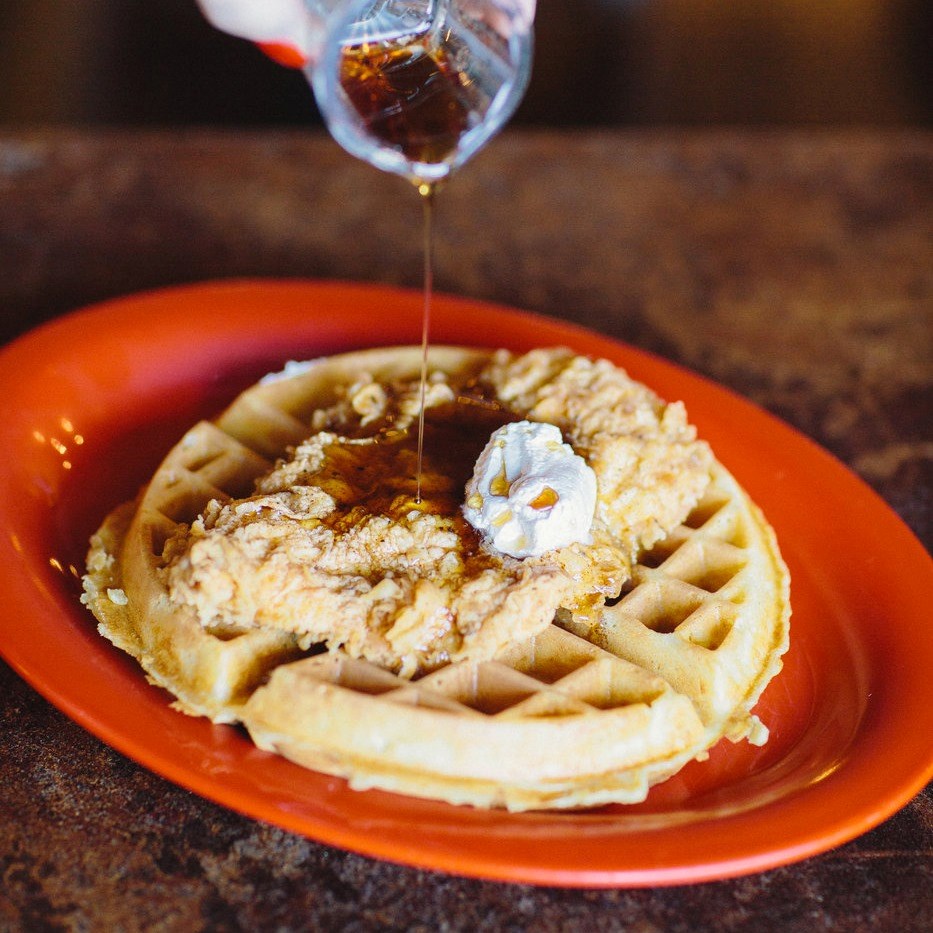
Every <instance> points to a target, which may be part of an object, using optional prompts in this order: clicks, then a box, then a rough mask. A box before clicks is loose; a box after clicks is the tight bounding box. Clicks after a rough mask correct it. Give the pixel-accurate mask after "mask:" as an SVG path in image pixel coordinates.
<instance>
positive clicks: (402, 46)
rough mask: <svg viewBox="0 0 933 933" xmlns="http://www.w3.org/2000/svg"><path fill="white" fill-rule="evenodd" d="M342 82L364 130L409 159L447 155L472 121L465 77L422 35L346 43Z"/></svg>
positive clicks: (440, 158)
mask: <svg viewBox="0 0 933 933" xmlns="http://www.w3.org/2000/svg"><path fill="white" fill-rule="evenodd" d="M340 85H341V87H342V88H343V90H344V93H345V94H346V95H347V97H348V98H349V100H350V102H351V103H352V105H353V107H354V108H355V109H356V111H357V113H358V114H359V116H360V119H361V120H362V123H363V127H364V129H365V131H366V132H367V133H368V134H369V135H371V136H374V137H375V138H376V139H377V140H378V141H379V142H381V143H383V144H387V145H389V146H392V147H394V148H396V149H398V150H399V151H401V152H402V153H403V154H404V155H405V157H406V158H407V159H408V160H409V161H411V162H413V163H419V162H420V163H425V164H437V163H442V162H444V161H445V160H447V159H449V158H450V157H452V156H453V155H454V153H455V152H456V150H457V146H458V145H459V143H460V138H461V137H462V136H463V134H464V133H465V132H466V131H467V129H468V128H469V126H470V122H471V120H470V113H471V109H472V107H471V102H470V95H469V91H470V82H469V80H467V78H466V76H465V75H464V74H462V73H461V72H458V71H457V70H456V69H455V68H454V67H453V66H452V64H451V62H450V60H449V58H448V56H447V53H446V52H445V51H444V49H443V48H441V47H438V48H428V47H427V46H426V45H425V44H424V42H423V41H422V40H415V41H412V40H409V39H406V38H402V39H396V40H384V41H379V42H363V43H361V44H359V45H349V46H345V47H344V49H343V52H342V55H341V60H340Z"/></svg>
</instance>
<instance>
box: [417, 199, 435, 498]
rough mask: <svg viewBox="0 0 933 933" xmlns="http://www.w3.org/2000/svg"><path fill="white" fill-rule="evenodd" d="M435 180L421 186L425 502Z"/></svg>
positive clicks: (421, 447) (420, 418)
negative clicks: (426, 402) (425, 426)
mask: <svg viewBox="0 0 933 933" xmlns="http://www.w3.org/2000/svg"><path fill="white" fill-rule="evenodd" d="M436 190H437V186H436V185H435V184H434V183H433V182H422V183H421V184H420V185H418V193H419V194H420V195H421V204H422V208H423V213H424V306H423V309H422V315H421V405H420V406H419V411H418V467H417V480H416V493H415V501H416V502H418V503H420V502H421V473H422V466H423V463H424V402H425V397H426V395H427V386H428V335H429V332H430V329H431V296H432V294H433V292H434V194H435V191H436Z"/></svg>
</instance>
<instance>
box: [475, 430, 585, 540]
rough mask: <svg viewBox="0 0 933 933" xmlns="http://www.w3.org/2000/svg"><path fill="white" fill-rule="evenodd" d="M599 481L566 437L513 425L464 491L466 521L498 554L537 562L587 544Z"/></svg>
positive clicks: (496, 438) (483, 457) (489, 449)
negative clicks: (544, 556) (549, 553)
mask: <svg viewBox="0 0 933 933" xmlns="http://www.w3.org/2000/svg"><path fill="white" fill-rule="evenodd" d="M595 509H596V474H595V473H594V472H593V470H592V469H591V468H590V467H589V466H588V465H587V463H586V461H585V460H584V459H583V458H582V457H581V456H579V455H578V454H576V453H574V451H573V448H572V447H571V446H570V445H569V444H565V443H564V442H563V438H562V437H561V433H560V429H559V428H557V427H556V426H555V425H553V424H545V423H542V422H536V421H513V422H511V423H510V424H506V425H503V427H501V428H499V429H498V430H497V431H495V432H494V433H493V435H492V437H490V439H489V443H488V444H487V445H486V447H485V449H484V450H483V452H482V453H481V454H480V455H479V459H478V460H477V461H476V466H475V468H474V470H473V477H472V479H470V481H469V482H468V483H467V485H466V503H465V504H464V506H463V514H464V516H465V517H466V520H467V521H468V522H469V523H470V524H471V525H472V526H473V527H474V528H475V529H476V530H477V531H478V532H479V533H480V534H481V535H483V536H484V537H485V538H486V540H487V542H488V543H489V544H491V545H492V546H493V547H494V548H495V549H496V550H497V551H500V552H501V553H503V554H508V555H509V556H511V557H537V556H539V555H541V554H543V553H545V551H550V550H553V549H554V548H560V547H567V546H568V545H570V544H574V543H576V542H580V543H582V544H588V543H589V541H590V528H591V526H592V524H593V514H594V512H595Z"/></svg>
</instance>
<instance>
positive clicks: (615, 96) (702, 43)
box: [0, 0, 933, 126]
mask: <svg viewBox="0 0 933 933" xmlns="http://www.w3.org/2000/svg"><path fill="white" fill-rule="evenodd" d="M257 2H262V0H257ZM931 35H933V2H931V0H539V2H538V15H537V29H536V43H537V55H536V61H535V70H534V75H533V78H532V84H531V87H530V88H529V91H528V94H527V97H526V99H525V101H524V103H523V105H522V107H521V109H520V111H519V113H518V114H517V116H516V118H515V121H514V122H515V123H518V124H522V125H527V126H535V125H537V126H544V125H547V126H598V125H617V126H618V125H622V126H624V125H642V126H661V125H678V126H698V125H699V126H702V125H745V126H752V125H761V126H769V125H785V126H786V125H825V126H839V125H855V124H857V125H863V126H865V125H874V126H929V124H930V118H931V110H933V106H931V100H933V94H931V85H933V75H931V62H933V48H931ZM318 120H319V118H318V115H317V112H316V110H315V108H314V105H313V102H312V99H311V95H310V92H309V90H308V88H307V85H306V84H305V81H304V79H303V77H302V76H301V75H300V74H298V73H296V72H291V71H289V70H288V69H285V68H282V67H280V66H278V65H275V64H274V63H272V62H271V61H269V60H268V59H266V57H265V56H264V55H262V53H260V52H259V51H258V50H256V49H254V48H252V47H251V46H250V45H249V44H248V43H246V42H243V41H241V40H238V39H234V38H232V37H229V36H225V35H223V34H222V33H219V32H217V31H215V30H214V29H212V28H211V27H210V26H208V25H207V23H206V22H205V21H204V20H203V19H202V18H201V15H200V13H199V11H198V9H197V6H196V4H195V0H153V2H141V0H80V2H74V0H0V125H7V126H24V125H32V124H70V125H91V124H118V125H136V126H139V125H185V124H209V125H237V126H250V125H252V126H256V125H279V126H282V125H309V124H313V123H316V122H318Z"/></svg>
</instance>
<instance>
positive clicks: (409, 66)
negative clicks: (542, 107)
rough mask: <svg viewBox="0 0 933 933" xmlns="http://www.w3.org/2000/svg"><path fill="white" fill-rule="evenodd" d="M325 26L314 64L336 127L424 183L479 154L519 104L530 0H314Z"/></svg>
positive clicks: (526, 70) (348, 144)
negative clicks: (336, 1)
mask: <svg viewBox="0 0 933 933" xmlns="http://www.w3.org/2000/svg"><path fill="white" fill-rule="evenodd" d="M307 3H308V6H309V9H311V8H314V9H313V11H312V12H314V13H315V15H317V16H318V17H319V22H320V23H321V24H322V27H323V28H322V30H321V32H320V39H321V41H320V43H319V45H318V48H317V50H316V54H314V55H313V56H312V57H311V59H310V60H309V62H308V64H307V66H306V69H305V71H306V74H307V76H308V79H309V81H310V82H311V85H312V87H313V89H314V94H315V99H316V100H317V103H318V106H319V108H320V109H321V112H322V114H323V116H324V119H325V121H326V123H327V126H328V129H329V130H330V132H331V134H332V135H333V136H334V138H335V139H336V140H337V142H338V143H340V145H341V146H343V147H344V148H345V149H346V150H347V151H348V152H350V153H351V154H353V155H355V156H357V157H358V158H360V159H363V160H365V161H367V162H369V163H371V164H372V165H375V166H376V167H377V168H380V169H383V170H384V171H388V172H394V173H396V174H399V175H402V176H404V177H407V178H409V179H411V180H412V181H414V182H415V183H417V184H424V183H428V184H431V183H434V182H437V181H439V180H441V179H443V178H445V177H446V176H447V175H448V174H449V173H450V172H451V171H452V170H453V169H455V168H457V167H458V166H460V165H462V164H463V163H464V162H465V161H466V160H467V159H469V158H470V157H471V156H472V155H474V154H475V153H476V152H477V151H478V150H479V149H480V148H481V147H482V146H483V145H484V144H485V143H486V142H487V141H488V140H489V139H490V138H491V137H492V136H493V135H494V134H495V133H496V132H498V131H499V130H500V129H501V128H502V126H503V125H504V124H505V123H506V121H507V120H508V119H509V117H511V115H512V114H513V112H514V111H515V108H516V107H517V106H518V104H519V102H520V100H521V98H522V95H523V94H524V92H525V88H526V86H527V83H528V78H529V74H530V71H531V60H532V31H531V17H532V15H533V12H534V4H533V2H529V0H351V2H349V3H346V2H344V3H335V2H334V0H307Z"/></svg>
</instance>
